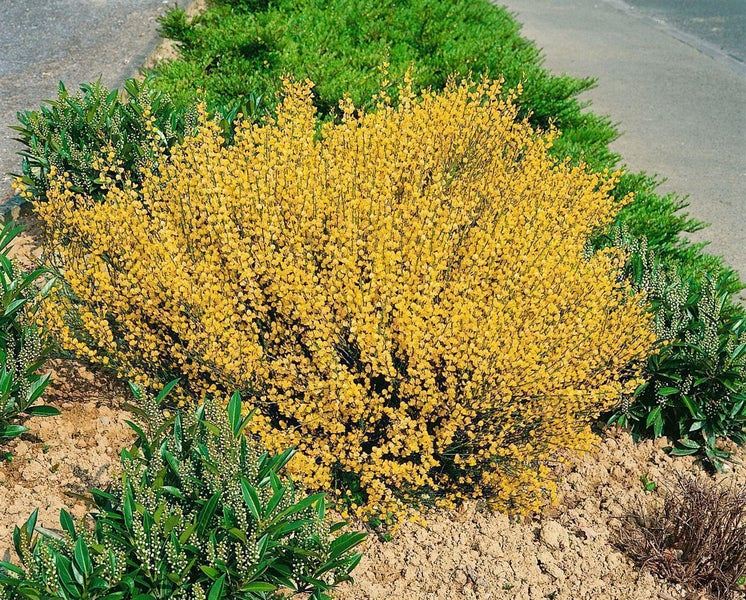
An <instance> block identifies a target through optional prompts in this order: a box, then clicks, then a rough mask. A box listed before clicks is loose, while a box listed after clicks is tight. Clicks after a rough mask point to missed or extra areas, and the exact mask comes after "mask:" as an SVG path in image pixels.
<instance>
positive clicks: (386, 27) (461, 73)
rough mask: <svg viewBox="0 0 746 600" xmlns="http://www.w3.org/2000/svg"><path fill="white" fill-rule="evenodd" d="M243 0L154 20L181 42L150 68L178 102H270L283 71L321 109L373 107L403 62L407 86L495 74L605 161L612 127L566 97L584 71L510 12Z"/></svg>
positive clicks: (535, 117)
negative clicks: (562, 67) (539, 43)
mask: <svg viewBox="0 0 746 600" xmlns="http://www.w3.org/2000/svg"><path fill="white" fill-rule="evenodd" d="M237 4H242V5H243V6H244V8H243V9H242V10H237V9H236V5H237ZM249 4H251V3H247V2H240V0H238V1H235V0H219V1H216V2H212V3H211V5H210V7H209V8H208V9H207V10H206V11H205V12H204V13H203V14H199V15H196V16H195V17H193V18H191V19H190V18H188V17H187V16H186V14H185V13H184V12H183V11H181V10H173V11H170V12H169V13H167V15H166V16H165V17H164V18H163V19H162V21H161V25H162V31H163V33H164V35H166V36H167V37H170V38H172V39H174V40H175V41H177V42H178V43H179V44H180V49H181V56H180V57H179V59H177V60H174V61H170V62H167V63H163V64H161V65H159V66H158V67H157V68H156V69H155V70H154V72H153V75H154V79H153V85H154V86H155V87H156V88H157V89H159V90H161V91H163V92H165V93H168V94H169V95H170V96H172V97H173V98H174V99H175V100H176V101H177V102H179V103H190V102H194V101H195V100H196V99H197V97H198V95H197V93H196V90H197V88H199V89H201V90H203V92H204V94H205V96H206V101H207V103H208V106H209V107H211V108H216V107H230V106H233V105H234V103H236V102H241V101H247V100H248V99H249V98H251V97H252V95H259V96H260V97H261V98H263V99H264V105H265V106H267V107H268V108H273V107H274V106H275V104H276V102H277V100H278V92H279V90H280V87H281V84H280V78H281V76H282V75H283V74H286V73H290V74H292V75H293V77H294V78H295V79H297V80H303V79H306V78H308V79H311V80H312V81H314V82H315V83H316V88H315V90H314V102H315V104H316V107H317V109H318V110H319V112H320V113H321V114H322V115H328V114H329V113H332V112H334V111H336V110H337V107H338V105H339V101H340V100H341V99H342V98H343V97H344V96H345V94H349V95H350V97H351V99H352V101H353V102H354V103H355V105H356V106H359V107H361V108H364V109H366V110H369V109H371V108H374V107H375V101H374V100H373V95H374V94H375V93H376V92H377V91H378V90H379V89H381V85H382V83H383V81H384V79H387V78H388V79H390V80H391V90H392V91H395V90H396V88H397V86H398V84H400V83H401V82H402V81H403V77H404V73H405V72H406V71H407V70H408V69H411V72H412V77H413V85H414V89H415V91H419V90H421V89H424V88H427V87H432V88H433V89H435V90H438V89H442V88H443V87H444V86H445V84H446V81H447V80H448V77H449V76H451V75H456V77H457V78H463V77H466V76H469V75H470V74H473V75H475V76H476V75H487V76H490V77H493V78H496V77H504V78H505V81H506V84H505V87H506V89H508V88H515V87H517V86H518V85H519V84H522V86H523V93H522V97H521V100H520V104H521V106H522V108H523V113H522V116H527V115H530V118H531V120H532V122H533V123H534V124H535V125H539V126H541V127H546V126H547V125H548V124H549V122H550V121H551V122H553V123H555V124H556V125H557V126H558V127H560V128H561V129H562V130H563V131H565V132H566V134H565V139H566V140H567V142H568V144H571V145H573V147H574V148H576V150H577V152H574V153H573V154H576V155H578V157H582V158H584V160H586V162H589V163H592V164H594V165H597V166H600V165H601V164H603V165H604V166H605V165H606V164H607V163H609V162H612V161H611V157H612V156H613V155H612V154H611V153H610V152H609V150H608V148H607V144H608V142H609V141H611V140H612V139H613V138H614V137H616V133H615V131H614V129H613V127H611V125H610V123H609V122H608V120H607V119H605V118H602V117H598V116H596V115H593V114H581V108H582V105H581V104H580V103H579V102H578V101H577V100H576V98H575V96H576V95H577V94H579V93H580V92H582V91H584V90H586V89H588V88H589V87H590V86H591V85H592V83H593V81H592V80H591V79H582V80H580V79H575V78H572V77H568V76H561V77H555V76H552V75H550V74H549V73H548V72H546V71H545V70H544V69H542V68H541V66H540V64H541V61H540V58H539V51H538V50H537V49H536V48H535V46H534V45H533V44H532V43H531V42H529V41H528V40H526V39H524V38H522V37H521V36H520V35H519V33H518V32H519V25H518V24H517V23H516V22H515V21H514V20H513V18H512V17H511V16H510V15H509V14H508V12H507V11H505V10H504V9H500V8H497V7H495V6H492V5H490V4H489V3H488V2H486V1H474V0H455V1H450V2H443V1H442V0H408V1H407V2H403V1H401V0H383V1H381V2H371V1H370V0H329V1H326V0H324V1H321V0H278V1H277V2H273V3H272V4H271V6H269V8H267V9H266V10H261V11H252V10H250V6H249V7H248V8H249V10H246V8H247V6H248V5H249ZM384 63H388V64H389V67H388V70H387V73H384V72H383V71H382V70H381V66H382V65H383V64H384ZM575 130H577V131H575ZM565 139H563V140H559V141H558V145H559V147H560V148H562V147H563V145H564V143H565ZM560 153H561V154H562V155H563V156H564V155H567V154H569V152H565V151H564V150H560Z"/></svg>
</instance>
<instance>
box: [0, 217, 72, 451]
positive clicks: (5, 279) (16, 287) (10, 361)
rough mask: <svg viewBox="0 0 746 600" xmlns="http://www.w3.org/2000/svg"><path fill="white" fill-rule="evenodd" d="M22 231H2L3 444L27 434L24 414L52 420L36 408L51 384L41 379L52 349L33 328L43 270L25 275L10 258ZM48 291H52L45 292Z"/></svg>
mask: <svg viewBox="0 0 746 600" xmlns="http://www.w3.org/2000/svg"><path fill="white" fill-rule="evenodd" d="M22 229H23V228H22V227H19V226H16V225H15V224H14V223H12V222H10V223H7V224H5V226H4V227H3V229H2V231H0V286H2V296H0V444H2V443H3V442H5V441H7V440H9V439H12V438H15V437H18V436H19V435H21V434H22V433H24V432H26V431H28V427H25V426H24V425H21V424H20V423H18V422H17V421H18V418H19V417H24V416H26V417H27V416H32V415H35V416H53V415H57V414H59V411H58V410H57V409H56V408H54V407H52V406H44V405H39V404H36V402H37V401H38V400H39V398H40V397H41V395H42V394H43V393H44V389H45V388H46V386H47V384H48V382H49V374H48V373H47V374H46V375H40V374H39V373H38V371H39V369H40V368H41V367H42V365H43V364H44V362H45V361H46V358H47V354H48V350H49V348H48V346H47V344H46V342H45V341H44V338H43V334H42V332H40V331H39V329H38V327H37V326H36V325H35V324H34V322H33V321H34V311H35V307H36V302H35V299H36V297H37V295H38V293H39V292H40V291H41V292H42V295H43V293H45V290H39V288H38V287H37V283H38V282H39V280H40V278H41V277H42V275H43V274H44V270H43V269H37V270H34V271H32V272H29V273H25V272H23V271H22V270H21V269H20V268H19V267H18V265H17V264H16V263H14V261H13V260H11V258H10V257H9V250H10V246H11V244H12V243H13V240H15V239H16V238H17V236H18V234H19V233H20V232H21V230H22ZM46 289H48V287H47V288H46Z"/></svg>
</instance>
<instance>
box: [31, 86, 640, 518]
mask: <svg viewBox="0 0 746 600" xmlns="http://www.w3.org/2000/svg"><path fill="white" fill-rule="evenodd" d="M341 112H342V118H341V120H340V121H339V122H338V123H327V124H325V125H323V126H322V127H320V128H319V126H318V123H317V121H316V119H315V113H314V109H313V106H312V103H311V85H310V84H286V90H285V99H284V101H283V102H282V104H281V105H280V107H279V109H278V113H277V116H276V118H274V119H273V120H271V121H269V122H267V123H265V124H262V125H256V124H252V123H249V122H243V123H239V124H238V125H237V132H236V136H235V143H234V144H233V145H230V146H226V144H225V143H224V140H223V139H222V137H221V132H220V129H219V127H218V126H217V125H215V124H214V123H212V122H210V121H209V120H208V119H207V118H206V117H205V116H204V114H203V116H202V119H201V125H200V127H199V131H198V133H197V134H196V135H195V136H194V137H192V138H189V139H187V140H186V141H185V142H184V144H183V145H181V146H179V147H177V148H176V149H174V150H173V153H172V155H171V156H170V157H164V158H163V159H162V163H161V164H162V165H164V164H165V166H162V168H161V170H160V171H159V173H158V174H153V173H151V174H149V175H147V176H146V177H145V180H144V182H143V183H142V184H141V186H139V187H134V186H124V189H121V187H115V186H112V187H111V189H110V191H109V192H108V194H107V196H106V198H105V200H104V201H103V202H97V201H94V200H93V199H91V198H88V197H85V196H83V195H79V194H76V193H74V192H73V191H72V190H71V188H70V185H69V183H68V182H67V180H66V178H65V176H64V175H60V174H57V175H56V176H55V184H54V185H53V187H52V189H51V191H50V193H49V200H48V202H47V203H46V204H43V205H41V206H40V207H39V208H38V211H39V215H40V217H41V219H42V220H43V223H44V224H45V227H46V230H47V234H48V237H49V244H50V245H49V251H50V252H49V253H50V256H52V257H53V260H54V261H55V262H56V264H57V266H58V268H59V270H60V272H61V274H62V276H63V278H64V281H65V287H63V288H60V289H58V291H57V295H56V301H55V303H54V304H53V305H51V306H49V307H48V310H47V315H46V318H47V320H48V322H49V324H50V326H51V327H52V328H53V329H54V330H55V331H56V333H57V334H58V336H59V339H60V340H61V342H62V344H63V345H64V346H65V347H66V348H68V349H70V350H73V351H76V352H78V353H79V354H80V355H82V356H84V357H87V358H89V359H90V360H92V361H94V362H96V363H100V364H104V365H107V364H108V365H110V366H113V367H114V368H116V369H117V370H118V372H119V373H120V374H121V375H122V376H125V377H128V378H133V379H135V380H136V381H137V382H138V383H140V384H141V385H145V386H157V385H158V384H159V383H158V382H159V381H163V380H170V379H172V378H174V377H176V376H182V377H183V378H184V380H183V381H184V382H185V385H186V391H185V394H186V393H189V394H195V393H196V394H197V395H201V394H206V393H211V394H215V393H217V394H222V393H227V392H230V391H232V390H240V392H241V393H242V395H243V396H244V398H246V399H247V401H249V402H251V403H252V404H253V405H254V406H255V408H256V409H257V414H256V416H255V418H254V420H253V424H254V428H255V431H256V433H257V434H258V435H260V436H261V438H262V440H263V442H264V443H265V444H266V445H267V446H268V447H269V449H270V450H282V449H285V448H287V447H288V446H296V447H297V448H298V450H299V455H298V456H299V458H297V459H296V460H295V461H294V462H295V464H294V467H295V471H296V477H298V478H300V479H301V480H302V481H303V482H304V483H305V484H307V485H308V486H309V487H310V488H312V489H313V488H322V489H326V490H330V489H331V490H334V489H337V490H338V491H339V494H340V496H343V495H344V494H347V495H348V496H349V497H350V498H351V499H352V500H353V501H354V500H357V501H358V502H359V503H360V504H359V505H358V506H357V512H358V514H361V515H367V516H378V517H386V516H391V515H393V516H394V517H398V516H402V515H403V514H404V513H405V512H406V511H407V510H408V509H407V508H406V507H407V506H412V505H417V503H418V502H422V501H423V498H433V499H434V498H437V499H438V500H437V501H438V502H440V503H442V504H452V503H453V502H455V501H458V500H459V499H460V498H461V497H463V496H464V495H466V494H469V495H472V496H475V495H476V496H482V497H485V498H488V499H489V500H490V502H491V503H492V504H493V506H495V507H496V508H498V509H507V510H515V511H518V512H524V513H525V512H528V511H532V510H535V509H537V508H538V507H540V506H541V505H542V504H543V503H544V502H546V500H547V498H548V497H550V496H551V493H552V489H553V488H552V482H551V477H550V473H549V469H548V467H547V461H548V460H550V459H551V458H552V457H553V456H554V455H555V453H556V451H557V450H558V449H567V448H578V449H579V448H587V447H589V444H590V443H591V442H592V441H593V435H592V433H591V431H590V422H591V421H592V419H593V418H594V417H596V416H597V415H598V414H599V412H600V411H602V410H605V409H608V408H609V407H611V406H612V404H613V403H614V402H615V401H617V400H618V398H619V397H620V394H622V393H624V392H627V391H629V389H630V387H634V385H635V384H636V382H635V381H634V377H635V376H636V371H635V364H636V363H637V361H639V360H640V359H642V358H643V357H645V356H646V353H647V351H648V350H649V348H650V346H651V343H652V341H653V340H652V333H651V327H650V322H649V321H650V320H649V316H648V315H647V312H646V310H645V306H644V302H643V299H642V298H640V297H637V296H634V295H633V294H632V293H631V292H630V290H629V288H628V287H627V285H626V283H624V282H623V281H621V279H620V276H619V264H620V259H621V258H622V257H621V256H620V255H618V253H616V252H614V251H604V252H601V253H597V254H593V255H592V256H588V253H587V252H586V251H585V248H586V246H585V244H586V240H587V239H588V236H589V234H590V233H591V232H592V231H594V230H595V229H597V228H599V227H602V226H604V225H605V224H607V223H608V222H610V221H611V219H612V218H613V216H614V213H615V211H616V210H617V209H618V208H619V206H618V204H617V205H615V203H614V202H613V201H612V199H611V198H610V196H609V191H610V190H611V188H612V184H613V182H612V181H611V179H612V178H603V177H601V176H599V175H595V174H591V173H588V172H586V170H584V169H583V168H571V167H570V166H569V165H567V164H557V163H555V162H553V161H552V160H551V159H550V158H549V157H548V156H547V147H548V145H549V144H550V143H551V142H550V138H549V137H542V136H540V135H538V134H537V133H536V132H534V131H532V129H531V127H530V126H529V125H528V124H527V123H526V122H522V121H518V120H517V119H516V108H515V106H513V104H512V103H511V101H510V98H508V99H505V98H504V96H503V95H501V90H500V84H499V83H497V82H488V81H484V82H482V83H480V84H473V83H464V84H461V85H456V84H451V85H449V86H448V88H447V89H446V90H445V91H443V92H441V93H430V92H426V93H424V94H423V95H422V96H421V97H414V96H413V95H412V94H411V92H409V91H408V90H407V89H403V90H400V92H399V104H397V106H396V107H393V106H392V105H391V104H390V103H389V102H388V101H387V99H386V98H385V97H379V107H378V110H377V111H376V112H374V113H371V114H360V113H358V112H356V111H355V109H354V108H353V106H351V105H350V103H349V102H348V103H343V105H342V106H341ZM105 171H106V173H113V172H117V169H116V166H111V165H107V166H106V169H105ZM104 176H105V173H104ZM625 382H626V383H625ZM345 490H346V491H345Z"/></svg>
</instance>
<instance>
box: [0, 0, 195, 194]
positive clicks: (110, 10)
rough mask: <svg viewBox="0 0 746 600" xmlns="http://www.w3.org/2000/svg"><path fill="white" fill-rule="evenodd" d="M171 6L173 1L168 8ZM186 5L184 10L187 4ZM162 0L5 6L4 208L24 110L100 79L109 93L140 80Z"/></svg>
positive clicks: (3, 1) (0, 29)
mask: <svg viewBox="0 0 746 600" xmlns="http://www.w3.org/2000/svg"><path fill="white" fill-rule="evenodd" d="M171 4H172V2H171ZM181 4H185V3H184V2H182V3H181ZM166 7H167V3H166V2H164V0H0V201H2V200H4V199H6V198H7V197H8V196H9V195H10V194H11V189H10V177H9V176H7V175H6V173H7V172H9V171H17V170H18V169H19V158H18V157H17V156H16V154H15V152H16V151H17V150H18V147H19V146H18V144H17V143H16V142H13V141H12V138H13V137H14V132H13V131H11V130H9V129H8V127H9V126H10V125H14V124H15V115H16V112H17V111H19V110H25V109H33V108H36V107H38V106H39V105H40V104H41V102H42V100H44V99H47V98H54V97H56V92H57V84H58V82H59V81H63V82H64V83H65V85H66V86H67V87H68V88H69V89H75V88H77V86H78V84H79V83H81V82H87V81H94V80H96V79H98V78H99V77H101V79H102V81H103V82H104V83H105V84H106V85H108V86H114V85H119V84H120V83H121V82H122V81H123V80H124V79H126V78H127V77H129V76H131V75H133V74H135V73H136V72H137V70H138V69H139V67H140V65H141V64H142V62H143V61H144V60H145V58H146V57H147V56H148V55H149V54H150V52H151V51H152V50H153V48H154V47H155V45H156V43H157V39H158V36H157V27H158V24H157V22H156V19H157V17H158V16H159V15H160V14H162V13H163V11H164V10H165V9H166Z"/></svg>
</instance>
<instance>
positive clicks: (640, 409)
mask: <svg viewBox="0 0 746 600" xmlns="http://www.w3.org/2000/svg"><path fill="white" fill-rule="evenodd" d="M615 238H616V239H615V243H614V245H615V246H617V247H622V248H625V249H626V250H627V252H628V256H629V259H628V262H627V266H626V271H627V275H628V277H629V278H630V280H631V281H632V283H633V285H634V286H635V288H637V289H638V290H639V291H644V292H645V293H646V294H647V297H648V298H649V300H650V302H651V304H652V308H653V312H654V314H655V329H656V334H657V337H658V339H659V348H658V350H657V352H655V353H654V354H653V355H652V356H650V357H649V359H648V365H647V377H646V381H645V383H643V384H642V385H640V386H639V387H638V388H637V390H636V392H635V394H634V398H633V399H632V401H631V402H629V401H628V402H626V403H625V404H624V405H622V406H621V407H620V408H619V410H617V411H615V412H614V413H613V414H612V415H611V418H610V419H609V422H610V423H616V424H619V425H622V426H626V427H629V428H630V429H631V430H632V433H633V435H635V436H636V437H641V436H648V435H652V436H653V437H660V436H661V435H666V436H668V437H669V438H670V439H672V440H675V441H676V444H675V447H674V448H673V449H672V453H673V454H675V455H680V456H683V455H688V454H699V455H700V456H702V457H703V458H704V459H705V460H706V461H708V462H709V464H710V465H712V466H713V467H715V468H716V469H718V470H719V469H720V468H721V467H722V461H723V460H726V459H728V454H727V453H726V452H724V451H723V450H721V449H718V447H717V440H718V439H720V438H727V439H730V440H731V441H733V442H735V443H736V444H738V445H739V446H742V445H743V444H744V442H746V434H745V433H744V429H745V428H746V315H744V311H743V309H742V308H741V307H740V306H736V305H734V304H733V302H732V300H731V295H730V293H729V291H728V285H729V278H728V274H727V273H726V274H724V275H721V276H720V277H719V278H713V277H707V278H706V279H705V280H704V281H703V282H702V283H700V282H696V281H692V280H691V279H686V278H684V277H682V275H681V274H680V273H679V272H677V271H676V270H673V269H671V268H670V267H668V268H667V267H666V265H664V264H662V263H661V262H660V260H659V259H658V258H657V256H656V254H655V252H654V251H653V250H651V249H650V248H649V246H648V244H647V241H646V240H645V238H642V239H636V238H634V237H633V236H630V235H629V233H628V232H627V231H626V230H624V229H617V230H616V232H615Z"/></svg>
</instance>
